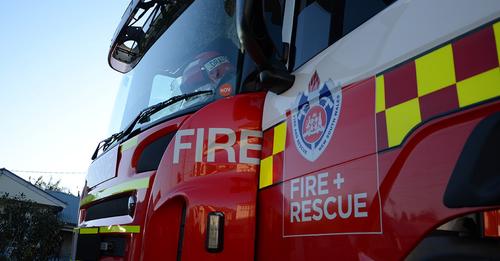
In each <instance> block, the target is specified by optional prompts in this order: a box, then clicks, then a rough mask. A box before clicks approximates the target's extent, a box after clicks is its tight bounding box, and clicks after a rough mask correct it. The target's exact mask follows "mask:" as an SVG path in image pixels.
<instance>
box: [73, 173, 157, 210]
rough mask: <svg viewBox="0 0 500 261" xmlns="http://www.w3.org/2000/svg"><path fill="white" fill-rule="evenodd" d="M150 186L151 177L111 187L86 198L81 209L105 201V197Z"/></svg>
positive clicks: (82, 201)
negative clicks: (101, 200)
mask: <svg viewBox="0 0 500 261" xmlns="http://www.w3.org/2000/svg"><path fill="white" fill-rule="evenodd" d="M148 186H149V177H147V178H141V179H135V180H131V181H127V182H124V183H121V184H118V185H116V186H113V187H110V188H107V189H103V190H101V191H99V192H96V193H95V194H89V195H87V196H86V197H84V198H83V199H82V200H81V201H80V207H81V206H84V205H87V204H89V203H91V202H93V201H96V200H99V199H103V198H105V197H109V196H111V195H115V194H119V193H124V192H129V191H134V190H138V189H144V188H147V187H148Z"/></svg>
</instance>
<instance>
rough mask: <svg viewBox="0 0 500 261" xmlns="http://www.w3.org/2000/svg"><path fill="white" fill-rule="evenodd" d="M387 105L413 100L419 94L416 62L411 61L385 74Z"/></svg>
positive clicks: (388, 106)
mask: <svg viewBox="0 0 500 261" xmlns="http://www.w3.org/2000/svg"><path fill="white" fill-rule="evenodd" d="M384 80H385V106H386V107H387V108H390V107H392V106H394V105H397V104H400V103H402V102H405V101H408V100H411V99H413V98H416V97H417V96H418V94H417V72H416V69H415V62H414V61H410V62H408V63H405V64H403V65H401V66H399V67H396V68H395V69H393V70H391V71H389V72H387V73H385V74H384Z"/></svg>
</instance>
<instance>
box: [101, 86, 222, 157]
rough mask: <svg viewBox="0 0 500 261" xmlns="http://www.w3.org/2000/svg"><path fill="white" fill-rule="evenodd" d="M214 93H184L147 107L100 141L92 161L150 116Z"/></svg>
mask: <svg viewBox="0 0 500 261" xmlns="http://www.w3.org/2000/svg"><path fill="white" fill-rule="evenodd" d="M213 93H214V92H213V91H212V90H206V91H197V92H191V93H185V94H180V95H177V96H174V97H171V98H170V99H168V100H165V101H162V102H160V103H157V104H155V105H152V106H150V107H147V108H146V109H144V110H142V111H141V112H140V113H139V114H138V115H137V117H135V119H134V120H133V121H132V122H131V123H130V124H129V125H128V126H127V128H125V129H124V130H122V131H120V132H117V133H115V134H113V135H111V136H110V137H109V138H107V139H104V140H102V141H101V142H99V143H98V144H97V148H96V149H95V151H94V154H92V158H91V159H92V160H95V159H96V158H97V155H98V154H99V151H101V149H102V151H106V149H108V148H109V146H111V144H113V143H114V142H117V141H120V140H123V139H124V138H126V137H128V135H130V133H132V131H133V130H134V127H135V125H136V124H137V123H145V122H148V121H149V120H150V118H149V117H150V116H151V115H153V114H155V113H157V112H159V111H161V110H163V109H165V108H166V107H168V106H170V105H172V104H174V103H176V102H179V101H182V100H186V99H189V98H192V97H195V96H200V95H205V94H213Z"/></svg>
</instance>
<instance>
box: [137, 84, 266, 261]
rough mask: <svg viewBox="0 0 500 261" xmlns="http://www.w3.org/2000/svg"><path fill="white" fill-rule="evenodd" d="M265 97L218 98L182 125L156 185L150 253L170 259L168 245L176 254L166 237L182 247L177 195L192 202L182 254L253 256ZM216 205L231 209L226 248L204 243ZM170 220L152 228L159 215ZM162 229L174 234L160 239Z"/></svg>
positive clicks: (220, 257) (209, 257) (149, 220)
mask: <svg viewBox="0 0 500 261" xmlns="http://www.w3.org/2000/svg"><path fill="white" fill-rule="evenodd" d="M263 102H264V94H263V93H254V94H245V95H238V96H234V97H230V98H226V99H222V100H218V101H216V102H214V103H212V104H209V105H207V106H206V107H204V108H202V109H201V110H199V111H197V112H196V113H194V114H192V115H191V116H190V117H189V118H188V119H187V120H186V121H185V122H184V123H183V124H182V126H181V127H180V128H179V130H178V131H177V133H176V137H174V139H173V140H172V142H171V143H170V144H169V146H168V147H167V151H166V152H165V154H164V155H163V158H162V160H161V163H160V166H159V168H158V171H157V175H156V179H155V182H154V184H153V187H152V192H151V199H150V202H149V208H148V212H147V221H146V224H147V226H146V229H145V233H146V234H147V235H148V236H149V233H152V234H154V235H155V236H152V237H151V239H148V240H146V241H145V242H144V245H143V247H144V249H149V253H148V254H147V256H148V257H152V259H151V260H158V259H164V258H163V257H162V256H161V254H162V253H164V252H166V251H169V254H168V256H173V252H171V251H173V249H174V247H170V246H168V247H167V246H165V245H164V243H165V242H166V241H165V240H168V242H172V244H174V245H175V247H177V244H176V243H173V242H174V241H175V239H176V238H178V236H177V235H178V232H179V230H178V228H175V227H176V226H177V225H178V220H179V207H178V206H179V204H178V203H175V202H176V201H175V200H173V199H182V200H183V201H184V202H185V204H186V225H185V231H184V240H183V249H182V260H234V259H235V258H236V257H238V259H240V260H253V256H254V244H255V208H256V198H257V195H256V193H257V188H258V177H257V176H258V175H257V173H258V172H257V171H258V163H259V160H260V149H261V147H260V146H261V144H262V132H261V131H260V128H261V117H262V107H263V106H262V104H263ZM220 111H225V112H231V113H218V112H220ZM213 115H218V117H217V119H214V117H213ZM249 131H250V132H249ZM249 133H250V134H251V135H249ZM257 134H258V135H257ZM245 137H246V138H245ZM226 143H230V145H229V147H227V146H226V147H225V145H224V144H226ZM251 160H256V164H255V163H249V162H248V161H251ZM173 206H177V207H173ZM168 209H172V211H170V212H169V211H167V210H168ZM212 211H220V212H223V213H224V216H225V226H224V230H225V233H224V250H223V251H222V252H220V253H209V252H207V251H206V250H205V237H206V229H207V215H208V213H209V212H212ZM171 219H172V220H173V223H172V224H169V225H166V226H167V227H168V228H165V229H162V231H163V232H154V231H156V230H157V229H158V228H157V226H160V225H161V221H163V222H170V220H171ZM163 234H169V239H161V237H162V236H161V235H163ZM151 252H153V253H151ZM157 257H161V258H157Z"/></svg>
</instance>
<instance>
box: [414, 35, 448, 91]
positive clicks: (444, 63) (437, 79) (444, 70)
mask: <svg viewBox="0 0 500 261" xmlns="http://www.w3.org/2000/svg"><path fill="white" fill-rule="evenodd" d="M415 66H416V72H417V91H418V96H419V97H421V96H424V95H426V94H429V93H432V92H435V91H438V90H441V89H443V88H445V87H448V86H450V85H452V84H455V82H456V77H455V65H454V62H453V50H452V48H451V44H448V45H445V46H444V47H441V48H439V49H437V50H435V51H433V52H430V53H428V54H426V55H424V56H422V57H420V58H418V59H416V60H415Z"/></svg>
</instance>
